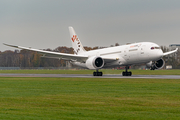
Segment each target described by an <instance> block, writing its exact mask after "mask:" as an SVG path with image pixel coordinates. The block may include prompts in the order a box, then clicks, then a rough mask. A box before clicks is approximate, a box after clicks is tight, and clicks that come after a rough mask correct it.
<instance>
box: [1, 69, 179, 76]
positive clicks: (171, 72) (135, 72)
mask: <svg viewBox="0 0 180 120" xmlns="http://www.w3.org/2000/svg"><path fill="white" fill-rule="evenodd" d="M100 71H102V72H103V74H121V73H122V72H123V71H124V70H113V69H102V70H100ZM130 71H132V73H133V75H180V70H131V69H130ZM93 72H94V70H48V69H44V70H0V73H24V74H92V73H93Z"/></svg>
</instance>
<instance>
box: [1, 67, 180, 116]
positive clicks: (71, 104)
mask: <svg viewBox="0 0 180 120" xmlns="http://www.w3.org/2000/svg"><path fill="white" fill-rule="evenodd" d="M23 71H24V73H26V72H28V74H30V73H31V74H34V73H36V74H37V73H39V74H47V73H46V72H47V71H49V72H48V73H49V74H58V73H59V72H60V71H61V70H60V71H58V70H45V71H41V72H40V71H39V70H23ZM112 71H113V72H114V71H115V73H109V70H108V71H106V70H105V71H104V73H105V74H117V73H116V72H119V71H116V70H112ZM19 72H20V71H18V72H17V71H8V73H19ZM56 72H58V73H56ZM72 72H75V73H76V72H77V73H76V74H91V72H92V71H86V70H83V71H81V70H79V71H77V70H70V71H69V72H67V70H66V72H65V71H64V73H63V74H67V73H69V74H72ZM86 72H88V73H86ZM106 72H108V73H106ZM110 72H111V71H110ZM144 72H147V73H148V75H149V74H150V75H153V74H155V75H156V74H160V75H166V74H168V75H170V74H171V75H173V74H175V75H179V74H180V73H179V72H180V71H179V70H158V71H146V70H144V71H142V70H141V71H139V70H137V71H136V70H133V73H134V74H141V73H142V74H145V73H144ZM155 72H157V73H155ZM0 73H7V71H0ZM59 74H60V73H59ZM0 91H1V92H0V97H1V98H0V100H1V102H0V106H1V108H0V116H1V119H43V120H49V119H62V120H63V119H64V120H68V119H69V120H72V119H73V120H74V119H77V120H92V119H93V120H96V119H98V120H99V119H102V120H106V119H107V120H109V119H111V120H113V119H114V120H121V119H125V120H132V119H138V120H139V119H142V120H144V119H146V120H153V119H154V120H165V119H175V120H177V119H180V94H179V93H180V79H140V78H139V79H131V78H126V79H122V78H111V79H110V78H51V77H50V78H45V77H0Z"/></svg>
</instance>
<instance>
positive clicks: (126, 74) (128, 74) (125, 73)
mask: <svg viewBox="0 0 180 120" xmlns="http://www.w3.org/2000/svg"><path fill="white" fill-rule="evenodd" d="M128 69H129V66H126V71H125V72H122V75H123V76H131V75H132V72H128Z"/></svg>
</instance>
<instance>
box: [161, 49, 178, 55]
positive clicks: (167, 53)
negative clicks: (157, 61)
mask: <svg viewBox="0 0 180 120" xmlns="http://www.w3.org/2000/svg"><path fill="white" fill-rule="evenodd" d="M177 51H178V48H176V49H175V50H173V51H170V52H166V53H164V54H163V56H165V55H169V54H171V53H174V52H177Z"/></svg>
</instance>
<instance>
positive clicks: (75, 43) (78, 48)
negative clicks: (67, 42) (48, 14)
mask: <svg viewBox="0 0 180 120" xmlns="http://www.w3.org/2000/svg"><path fill="white" fill-rule="evenodd" d="M69 32H70V38H71V42H72V47H73V49H74V54H83V53H84V52H86V50H85V49H84V47H83V45H82V44H81V41H80V40H79V38H78V36H77V34H76V32H75V31H74V29H73V27H69Z"/></svg>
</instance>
